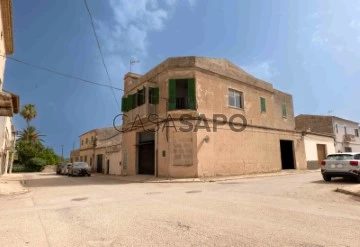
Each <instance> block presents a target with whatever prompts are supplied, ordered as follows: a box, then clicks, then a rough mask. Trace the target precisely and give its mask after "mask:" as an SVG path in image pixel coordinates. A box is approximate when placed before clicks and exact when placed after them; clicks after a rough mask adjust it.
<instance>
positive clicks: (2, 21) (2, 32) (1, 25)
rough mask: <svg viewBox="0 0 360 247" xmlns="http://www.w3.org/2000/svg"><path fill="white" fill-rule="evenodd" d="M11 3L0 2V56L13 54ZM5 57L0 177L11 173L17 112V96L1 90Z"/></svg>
mask: <svg viewBox="0 0 360 247" xmlns="http://www.w3.org/2000/svg"><path fill="white" fill-rule="evenodd" d="M11 8H12V1H11V0H0V54H6V55H11V54H13V52H14V45H13V29H12V12H11ZM5 63H6V57H4V56H1V57H0V175H2V174H4V173H5V174H6V173H7V172H8V171H9V170H10V171H11V166H12V161H13V153H14V147H15V130H14V126H13V124H12V117H13V115H14V114H16V113H18V112H19V96H17V95H15V94H13V93H10V92H6V91H4V90H3V85H4V83H5V82H4V71H5Z"/></svg>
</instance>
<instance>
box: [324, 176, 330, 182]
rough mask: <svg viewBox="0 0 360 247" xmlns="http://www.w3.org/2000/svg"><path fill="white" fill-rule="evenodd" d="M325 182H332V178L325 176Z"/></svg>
mask: <svg viewBox="0 0 360 247" xmlns="http://www.w3.org/2000/svg"><path fill="white" fill-rule="evenodd" d="M323 178H324V181H326V182H330V181H331V177H330V176H328V175H323Z"/></svg>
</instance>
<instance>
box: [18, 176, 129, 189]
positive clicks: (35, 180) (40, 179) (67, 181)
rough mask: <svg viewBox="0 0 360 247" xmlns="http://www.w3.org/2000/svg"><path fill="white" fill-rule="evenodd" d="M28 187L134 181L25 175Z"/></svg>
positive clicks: (102, 177)
mask: <svg viewBox="0 0 360 247" xmlns="http://www.w3.org/2000/svg"><path fill="white" fill-rule="evenodd" d="M24 180H25V186H26V187H30V188H31V187H53V186H64V187H65V186H66V187H69V186H86V185H106V184H108V185H112V184H129V183H133V182H128V181H123V180H120V179H119V178H112V177H111V176H109V177H104V176H96V175H95V176H91V177H82V176H78V177H68V176H65V175H56V174H41V173H38V174H36V175H25V176H24Z"/></svg>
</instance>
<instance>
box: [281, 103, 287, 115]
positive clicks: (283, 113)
mask: <svg viewBox="0 0 360 247" xmlns="http://www.w3.org/2000/svg"><path fill="white" fill-rule="evenodd" d="M281 108H282V109H281V110H282V117H283V118H287V109H286V104H285V103H282V107H281Z"/></svg>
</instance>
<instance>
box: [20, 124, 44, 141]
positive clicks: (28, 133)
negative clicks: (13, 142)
mask: <svg viewBox="0 0 360 247" xmlns="http://www.w3.org/2000/svg"><path fill="white" fill-rule="evenodd" d="M19 136H20V139H19V140H21V141H31V142H43V140H42V139H41V138H40V137H42V136H45V135H41V134H40V133H38V132H37V130H36V128H35V127H34V126H29V127H27V128H26V129H23V131H20V135H19Z"/></svg>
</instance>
